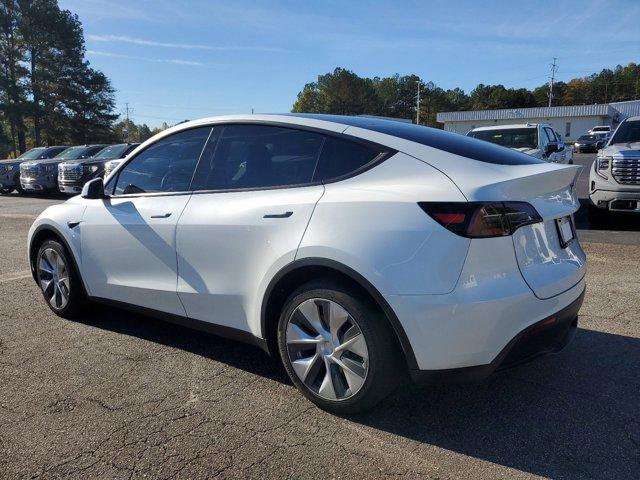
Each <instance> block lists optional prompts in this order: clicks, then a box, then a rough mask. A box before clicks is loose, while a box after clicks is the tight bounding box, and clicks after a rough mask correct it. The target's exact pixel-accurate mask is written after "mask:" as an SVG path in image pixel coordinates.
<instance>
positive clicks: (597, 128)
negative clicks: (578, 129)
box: [591, 127, 611, 132]
mask: <svg viewBox="0 0 640 480" xmlns="http://www.w3.org/2000/svg"><path fill="white" fill-rule="evenodd" d="M609 130H611V128H610V127H593V128H592V129H591V131H592V132H608V131H609Z"/></svg>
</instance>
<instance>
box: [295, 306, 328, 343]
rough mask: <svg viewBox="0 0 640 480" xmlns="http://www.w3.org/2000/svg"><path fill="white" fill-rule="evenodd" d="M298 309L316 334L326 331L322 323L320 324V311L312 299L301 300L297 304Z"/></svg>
mask: <svg viewBox="0 0 640 480" xmlns="http://www.w3.org/2000/svg"><path fill="white" fill-rule="evenodd" d="M298 311H299V312H300V313H301V314H302V315H303V316H304V318H305V319H306V320H307V322H308V323H309V326H311V327H312V328H313V329H314V330H315V331H316V333H317V334H318V335H322V334H323V333H324V332H326V329H325V328H324V325H322V321H321V320H320V312H319V311H318V305H317V304H316V302H315V301H314V300H307V301H306V302H302V303H301V304H300V305H299V306H298Z"/></svg>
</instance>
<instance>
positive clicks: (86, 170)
mask: <svg viewBox="0 0 640 480" xmlns="http://www.w3.org/2000/svg"><path fill="white" fill-rule="evenodd" d="M83 170H84V173H95V172H97V171H98V165H85V166H84V167H83Z"/></svg>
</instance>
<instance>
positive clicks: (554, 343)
mask: <svg viewBox="0 0 640 480" xmlns="http://www.w3.org/2000/svg"><path fill="white" fill-rule="evenodd" d="M585 291H586V290H585V289H584V287H583V289H582V293H580V296H579V297H578V298H576V299H575V300H574V301H573V302H571V303H570V304H569V305H567V306H566V307H564V308H562V309H561V310H559V311H558V312H556V313H554V314H552V315H549V316H548V317H546V318H544V319H542V320H540V321H538V322H536V323H534V324H533V325H531V326H529V327H527V328H525V329H524V330H522V331H521V332H520V333H518V334H517V335H516V336H515V337H513V338H512V339H511V340H510V341H509V343H507V345H506V346H505V347H504V348H503V349H502V350H501V351H500V353H498V355H497V356H496V357H495V358H494V359H493V360H492V361H491V362H490V363H488V364H485V365H476V366H471V367H461V368H451V369H442V370H412V371H411V372H410V373H411V378H412V380H413V381H414V382H416V383H421V384H424V383H427V384H429V383H452V382H472V381H478V380H483V379H485V378H487V377H489V376H490V375H492V374H493V373H495V372H498V371H502V370H507V369H510V368H513V367H516V366H518V365H522V364H524V363H528V362H530V361H532V360H535V359H536V358H538V357H541V356H543V355H547V354H551V353H557V352H559V351H561V350H562V349H563V348H564V347H565V346H566V345H567V344H569V342H570V341H571V339H572V338H573V336H574V334H575V331H576V330H577V326H578V311H579V310H580V307H581V306H582V302H583V300H584V294H585Z"/></svg>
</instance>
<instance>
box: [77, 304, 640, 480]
mask: <svg viewBox="0 0 640 480" xmlns="http://www.w3.org/2000/svg"><path fill="white" fill-rule="evenodd" d="M80 321H81V322H82V323H84V324H86V325H90V326H94V327H96V328H101V329H105V330H110V331H113V332H117V333H122V334H125V335H131V336H135V337H137V338H141V339H144V340H147V341H150V342H155V343H159V344H162V345H167V346H171V347H173V348H177V349H181V350H184V351H188V352H191V353H193V354H195V355H200V356H202V357H205V358H209V359H211V360H214V361H217V362H222V363H224V364H226V365H229V366H230V367H233V368H239V369H241V370H244V371H247V372H250V373H252V374H255V375H260V376H263V377H265V378H269V379H271V380H274V381H277V382H281V383H284V384H290V381H289V379H288V378H287V376H286V373H285V372H284V370H283V368H282V367H281V365H280V363H279V362H278V361H276V360H275V359H272V358H270V357H269V356H268V355H267V354H266V353H264V352H263V351H262V350H260V349H259V348H257V347H254V346H251V345H246V344H243V343H239V342H236V341H232V340H228V339H224V338H221V337H217V336H215V335H211V334H208V333H204V332H200V331H196V330H191V329H188V328H185V327H181V326H178V325H174V324H170V323H166V322H163V321H160V320H156V319H152V318H149V317H146V316H144V315H139V314H134V313H129V312H126V311H123V310H120V309H117V308H111V307H110V308H101V309H99V310H98V311H96V312H95V313H93V314H92V315H91V316H87V317H86V318H84V319H81V320H80ZM639 372H640V339H638V338H633V337H627V336H623V335H614V334H609V333H603V332H598V331H593V330H587V329H582V328H579V329H578V331H577V333H576V336H575V339H574V341H573V342H572V343H571V344H570V345H569V346H568V347H567V348H565V350H564V351H562V352H561V353H559V354H556V355H550V356H547V357H544V358H541V359H538V360H536V361H535V362H533V363H530V364H528V365H524V366H521V367H519V368H516V369H513V370H510V371H507V372H503V373H499V374H496V375H494V376H493V377H491V378H490V379H488V380H485V381H483V382H479V383H473V384H458V385H455V384H451V385H432V386H414V385H411V384H409V383H406V384H404V385H403V386H402V387H400V388H399V390H398V391H397V392H396V393H395V394H394V395H392V396H390V397H389V398H388V399H386V400H385V401H383V402H382V404H380V405H379V406H378V407H376V408H375V409H374V410H372V411H369V412H367V413H363V414H359V415H355V416H351V417H349V418H347V419H345V421H352V422H356V423H360V424H362V425H366V426H368V427H371V428H374V429H377V430H380V431H382V432H387V433H389V434H392V435H393V436H396V437H402V438H404V439H407V440H410V441H412V442H416V444H417V446H418V447H419V448H416V449H415V450H414V452H415V453H414V454H415V455H421V456H422V455H424V456H425V457H424V458H425V461H429V457H428V455H429V454H430V453H429V452H430V448H432V447H431V446H435V447H439V448H444V449H447V450H450V451H453V452H457V453H460V454H464V455H468V456H471V457H474V458H477V459H480V460H483V461H487V462H492V463H496V464H499V465H503V466H506V467H510V468H514V469H517V470H520V471H523V472H528V473H531V474H535V475H541V476H544V477H551V478H638V476H637V472H638V471H640V416H639V415H638V412H639V411H640V374H639ZM393 441H394V442H397V438H396V439H394V440H393ZM407 448H411V446H409V447H407Z"/></svg>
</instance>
